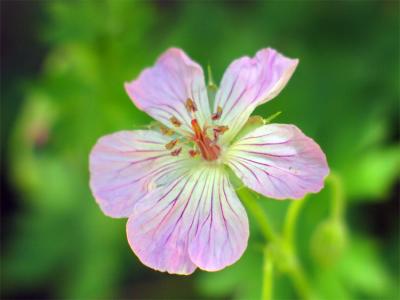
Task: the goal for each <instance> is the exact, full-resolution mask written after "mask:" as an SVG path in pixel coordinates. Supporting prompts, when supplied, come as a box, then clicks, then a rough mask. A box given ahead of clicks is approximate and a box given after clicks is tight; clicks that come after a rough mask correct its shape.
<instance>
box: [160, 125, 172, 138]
mask: <svg viewBox="0 0 400 300" xmlns="http://www.w3.org/2000/svg"><path fill="white" fill-rule="evenodd" d="M160 131H161V133H162V134H163V135H167V136H171V135H173V134H174V131H173V130H172V129H169V128H168V127H165V126H163V125H161V126H160Z"/></svg>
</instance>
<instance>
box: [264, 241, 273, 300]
mask: <svg viewBox="0 0 400 300" xmlns="http://www.w3.org/2000/svg"><path fill="white" fill-rule="evenodd" d="M273 284H274V262H273V257H272V253H271V252H270V251H269V250H268V249H267V248H266V249H265V251H264V264H263V285H262V298H261V299H262V300H271V299H272V292H273Z"/></svg>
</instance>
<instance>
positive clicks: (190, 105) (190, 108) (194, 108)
mask: <svg viewBox="0 0 400 300" xmlns="http://www.w3.org/2000/svg"><path fill="white" fill-rule="evenodd" d="M185 107H186V109H187V111H188V112H190V113H194V112H196V111H197V106H196V104H195V103H194V102H193V100H192V99H190V98H188V99H187V100H186V103H185Z"/></svg>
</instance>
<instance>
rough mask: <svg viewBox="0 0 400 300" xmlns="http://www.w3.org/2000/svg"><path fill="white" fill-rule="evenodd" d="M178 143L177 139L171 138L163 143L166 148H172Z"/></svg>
mask: <svg viewBox="0 0 400 300" xmlns="http://www.w3.org/2000/svg"><path fill="white" fill-rule="evenodd" d="M177 143H178V139H175V140H172V141H170V142H169V143H167V144H165V148H166V149H167V150H171V149H172V148H174V147H175V145H176V144H177Z"/></svg>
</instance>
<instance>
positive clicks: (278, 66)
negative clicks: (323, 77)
mask: <svg viewBox="0 0 400 300" xmlns="http://www.w3.org/2000/svg"><path fill="white" fill-rule="evenodd" d="M297 64H298V59H290V58H287V57H285V56H283V55H282V54H280V53H278V52H277V51H275V50H274V49H271V48H267V49H263V50H260V51H258V52H257V54H256V56H255V57H254V58H250V57H247V56H245V57H242V58H239V59H237V60H235V61H234V62H232V63H231V64H230V66H229V67H228V69H227V70H226V71H225V74H224V76H223V78H222V82H221V86H220V89H219V90H218V92H217V95H216V100H215V105H214V112H215V111H217V107H218V106H221V107H222V116H221V119H220V120H219V122H218V123H219V124H222V125H228V126H229V131H228V132H227V133H226V134H225V135H224V137H223V139H224V140H225V141H229V140H230V139H232V138H233V137H234V136H235V135H236V134H237V133H238V132H239V130H240V129H241V128H242V126H243V125H244V124H245V122H246V121H247V119H248V117H249V116H250V114H251V113H252V112H253V110H254V109H255V108H256V107H257V106H258V105H260V104H262V103H265V102H267V101H269V100H271V99H272V98H274V97H275V96H277V95H278V94H279V92H280V91H281V90H282V89H283V88H284V87H285V85H286V83H287V82H288V81H289V79H290V77H291V76H292V74H293V72H294V70H295V69H296V66H297Z"/></svg>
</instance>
